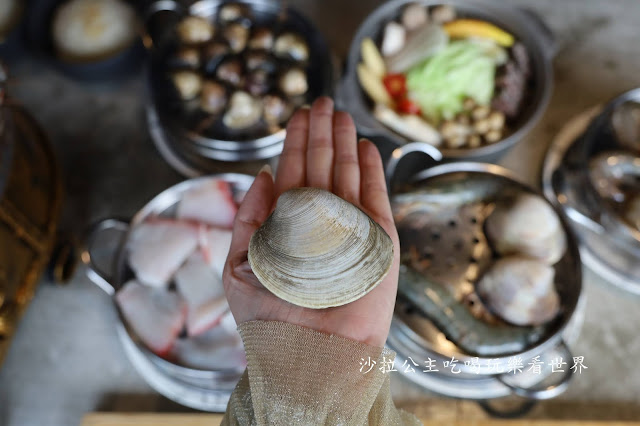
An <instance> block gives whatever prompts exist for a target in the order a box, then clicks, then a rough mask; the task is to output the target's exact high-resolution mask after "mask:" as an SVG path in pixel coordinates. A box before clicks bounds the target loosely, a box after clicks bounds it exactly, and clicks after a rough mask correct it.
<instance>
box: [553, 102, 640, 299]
mask: <svg viewBox="0 0 640 426" xmlns="http://www.w3.org/2000/svg"><path fill="white" fill-rule="evenodd" d="M637 93H639V92H638V91H637V90H636V91H631V92H627V93H625V94H623V95H621V96H620V97H618V98H616V100H615V101H613V102H616V101H618V102H619V101H620V99H624V98H628V97H631V98H633V95H634V94H635V96H636V97H637ZM606 109H607V108H606V107H604V106H603V105H598V106H595V107H592V108H590V109H588V110H586V111H584V112H582V113H580V114H578V115H576V116H575V117H573V118H572V119H571V120H570V121H568V122H567V123H566V124H565V125H564V127H563V128H562V129H561V130H560V131H559V132H558V133H557V134H556V136H555V138H554V139H553V141H552V143H551V145H550V148H549V150H548V151H547V154H546V156H545V159H544V166H543V170H542V186H543V190H544V194H545V196H546V197H547V198H548V199H549V200H551V201H552V202H553V203H554V204H556V205H558V206H560V207H561V208H562V209H563V210H564V211H565V213H566V215H567V216H568V217H569V220H570V221H571V224H572V225H573V228H574V229H575V231H576V233H577V234H578V235H579V237H580V254H581V257H582V260H583V263H584V265H585V266H587V267H588V268H589V269H591V270H592V271H593V272H595V273H596V274H597V275H598V276H600V277H601V278H603V279H604V280H605V281H606V282H607V283H608V284H610V285H613V286H614V287H616V288H618V289H620V290H622V291H625V292H628V293H632V294H634V295H640V270H639V269H638V266H637V265H638V264H639V263H640V262H638V258H637V256H635V255H634V254H633V253H632V252H629V250H628V247H627V246H626V245H625V244H622V243H621V241H618V239H617V238H614V237H613V236H612V235H610V233H609V232H607V230H606V229H605V226H603V224H601V223H600V222H599V221H598V220H596V219H595V218H594V214H596V213H598V212H597V206H592V205H590V206H586V205H584V202H583V201H582V200H581V199H580V194H581V191H582V189H581V188H582V186H581V185H584V183H581V182H576V179H575V178H574V177H573V176H571V174H570V173H568V172H567V170H566V167H565V157H566V154H567V152H568V151H569V149H570V148H571V147H573V145H574V144H575V143H577V142H578V141H579V140H580V138H581V136H583V134H584V132H585V130H586V129H587V128H588V127H589V126H590V124H591V123H592V121H593V120H594V119H596V118H598V117H600V115H601V114H602V111H603V110H606ZM585 209H590V210H594V209H596V211H589V212H585ZM596 217H597V216H596Z"/></svg>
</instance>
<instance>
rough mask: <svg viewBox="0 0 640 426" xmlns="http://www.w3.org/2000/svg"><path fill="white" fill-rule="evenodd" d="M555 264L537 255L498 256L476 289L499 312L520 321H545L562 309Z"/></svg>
mask: <svg viewBox="0 0 640 426" xmlns="http://www.w3.org/2000/svg"><path fill="white" fill-rule="evenodd" d="M554 277H555V271H554V269H553V267H551V266H549V265H547V264H545V263H544V262H541V261H540V260H537V259H531V258H527V257H521V256H510V257H505V258H502V259H499V260H497V261H496V262H495V263H494V264H493V265H492V266H491V267H490V268H489V270H488V271H487V272H486V273H485V274H484V275H483V276H482V278H481V279H480V281H479V282H478V283H477V285H476V291H477V292H478V295H479V296H480V298H481V299H482V301H483V302H484V303H485V304H486V305H487V307H488V308H489V309H490V310H491V311H492V312H493V313H494V314H496V315H497V316H499V317H501V318H502V319H504V320H505V321H507V322H509V323H511V324H515V325H519V326H527V325H541V324H544V323H546V322H549V321H551V320H552V319H553V318H554V317H555V316H556V315H557V314H558V312H559V310H560V297H559V296H558V293H557V291H556V289H555V286H554V283H553V281H554Z"/></svg>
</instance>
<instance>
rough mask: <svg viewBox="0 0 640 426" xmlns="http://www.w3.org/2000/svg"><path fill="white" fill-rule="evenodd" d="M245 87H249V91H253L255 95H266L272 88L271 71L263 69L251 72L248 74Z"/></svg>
mask: <svg viewBox="0 0 640 426" xmlns="http://www.w3.org/2000/svg"><path fill="white" fill-rule="evenodd" d="M245 88H246V89H247V92H249V93H251V94H252V95H253V96H262V95H264V94H265V93H267V92H268V91H269V89H270V88H271V79H270V78H269V73H267V72H266V71H265V70H261V69H257V70H255V71H252V72H250V73H249V75H247V80H246V84H245Z"/></svg>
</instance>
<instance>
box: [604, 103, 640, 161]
mask: <svg viewBox="0 0 640 426" xmlns="http://www.w3.org/2000/svg"><path fill="white" fill-rule="evenodd" d="M611 125H612V126H613V130H614V133H615V135H616V138H617V139H618V141H619V142H620V143H621V144H622V145H623V146H624V147H625V148H627V149H631V150H633V151H634V152H636V153H637V152H640V103H638V102H625V103H623V104H622V105H620V106H619V107H617V108H616V109H615V111H613V114H612V115H611Z"/></svg>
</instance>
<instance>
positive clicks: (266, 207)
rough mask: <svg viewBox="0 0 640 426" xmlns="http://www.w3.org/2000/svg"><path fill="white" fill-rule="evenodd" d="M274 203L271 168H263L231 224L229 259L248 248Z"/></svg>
mask: <svg viewBox="0 0 640 426" xmlns="http://www.w3.org/2000/svg"><path fill="white" fill-rule="evenodd" d="M273 201H274V184H273V176H272V175H271V168H270V167H268V166H265V167H264V168H263V169H262V170H261V171H260V173H258V176H256V179H255V180H254V181H253V184H252V185H251V188H249V191H248V192H247V194H246V195H245V196H244V200H242V204H240V208H239V209H238V213H236V218H235V220H234V222H233V238H232V239H231V248H230V249H229V258H231V257H232V256H233V255H234V254H236V253H238V252H243V251H246V250H247V249H248V248H249V240H250V239H251V236H252V235H253V233H254V232H255V230H256V229H258V228H259V227H260V225H262V222H264V221H265V220H266V219H267V217H268V216H269V214H270V213H271V206H272V205H273Z"/></svg>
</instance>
